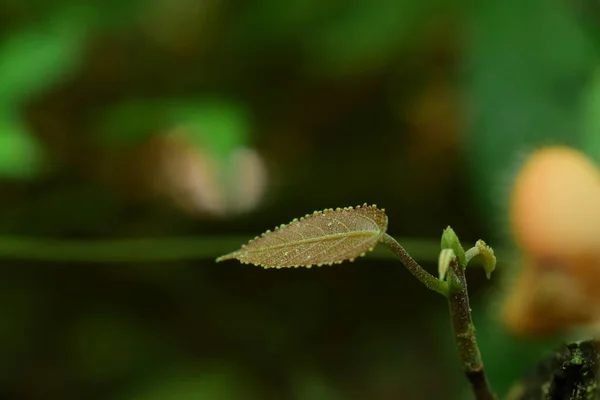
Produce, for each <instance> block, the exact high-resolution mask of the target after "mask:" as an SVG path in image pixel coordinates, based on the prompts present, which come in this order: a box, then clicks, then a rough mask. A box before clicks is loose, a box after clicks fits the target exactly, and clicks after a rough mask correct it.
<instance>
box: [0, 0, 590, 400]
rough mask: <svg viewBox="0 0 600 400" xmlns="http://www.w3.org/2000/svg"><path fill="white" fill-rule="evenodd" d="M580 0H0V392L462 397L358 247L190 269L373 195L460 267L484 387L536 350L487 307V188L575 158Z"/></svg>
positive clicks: (410, 232)
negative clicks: (460, 251)
mask: <svg viewBox="0 0 600 400" xmlns="http://www.w3.org/2000/svg"><path fill="white" fill-rule="evenodd" d="M599 24H600V6H598V4H597V3H595V2H592V1H591V0H565V1H541V0H533V1H530V2H525V3H524V2H520V1H516V0H489V1H485V2H477V1H462V2H460V1H459V2H454V3H451V2H445V1H438V0H430V1H420V0H373V1H370V2H367V1H348V0H330V1H317V0H289V1H287V2H284V1H279V0H250V1H246V2H241V1H238V2H234V1H227V0H203V1H194V0H120V1H114V0H104V1H99V0H91V1H86V2H84V1H75V0H56V1H51V2H48V1H42V0H29V1H16V0H1V1H0V265H1V270H2V276H3V278H2V280H1V281H0V304H1V306H0V398H2V399H61V400H68V399H90V400H91V399H119V400H151V399H152V400H154V399H161V400H163V399H173V400H188V399H218V400H228V399H235V400H237V399H277V400H283V399H286V400H287V399H290V400H292V399H293V400H296V399H297V400H305V399H306V400H313V399H314V400H337V399H375V400H387V399H390V400H391V399H463V398H465V399H466V398H469V394H468V392H467V391H466V390H467V389H468V388H467V382H466V379H464V378H463V377H462V374H461V371H460V368H459V366H458V360H457V357H456V351H455V349H454V344H453V342H452V340H451V330H450V325H449V317H448V315H447V306H446V304H445V301H444V299H442V298H441V297H440V296H438V295H436V294H434V293H432V292H428V291H427V290H426V289H425V288H424V287H423V286H422V285H421V284H419V283H418V282H417V281H416V280H415V279H414V278H412V277H411V276H410V274H409V273H408V272H407V271H406V270H405V269H404V268H403V267H402V266H401V265H400V264H398V263H397V262H395V261H394V260H392V259H390V258H389V257H386V256H385V252H383V253H377V254H375V255H373V256H369V257H368V258H365V259H361V260H359V261H357V262H355V263H353V264H348V263H347V264H342V265H340V266H336V267H332V268H323V269H318V270H314V269H313V270H289V271H264V270H262V269H260V268H255V267H249V266H243V265H238V264H237V263H235V262H229V263H224V264H218V265H217V264H215V263H214V262H213V260H214V258H215V257H216V256H218V255H220V254H222V253H225V252H229V251H231V250H234V249H236V248H237V247H238V246H240V245H241V244H242V243H244V242H245V241H246V240H248V239H249V238H251V237H254V236H255V235H256V234H259V233H261V232H263V231H265V230H266V229H270V228H272V227H274V226H276V225H279V224H281V223H286V222H288V221H290V220H291V219H292V218H294V217H299V216H302V215H304V214H305V213H307V212H312V211H313V210H316V209H323V208H328V207H338V206H347V205H356V204H362V203H363V202H368V203H377V204H378V205H379V206H382V207H385V208H386V209H387V211H388V215H389V218H390V228H389V232H390V233H391V234H392V235H394V236H395V237H397V238H398V239H399V240H400V242H401V243H403V244H405V245H406V247H407V249H408V250H409V251H410V252H412V253H413V254H414V256H415V257H416V258H418V259H419V260H420V261H421V262H422V263H423V265H424V266H425V267H427V268H428V269H429V270H430V271H432V272H433V273H435V270H436V266H435V262H436V259H437V251H438V249H439V247H438V244H439V237H440V234H441V232H442V229H443V228H445V227H446V226H447V225H448V224H450V225H452V226H453V228H454V229H455V230H456V232H457V233H458V234H459V236H460V237H461V239H463V240H464V241H466V242H471V243H472V242H474V241H475V240H477V239H478V238H480V237H481V238H484V239H486V241H487V242H488V243H489V244H491V245H492V246H494V247H497V248H499V249H501V250H498V257H499V265H498V272H497V275H496V276H494V277H493V278H492V281H490V282H487V281H485V276H484V273H483V271H479V270H473V271H470V272H469V282H470V290H471V293H472V299H473V300H472V303H473V312H474V317H475V323H476V325H477V327H478V331H479V335H480V341H481V347H482V351H483V357H484V362H485V364H486V368H487V370H488V374H489V377H490V380H491V382H492V385H493V387H494V389H496V391H497V392H498V393H501V394H503V393H505V392H506V391H507V389H508V388H509V386H510V385H511V383H512V382H513V381H514V380H515V379H518V378H520V377H522V376H523V374H524V373H525V372H526V371H528V370H529V369H530V368H531V366H532V365H533V364H534V363H535V361H536V360H537V359H538V358H539V357H540V355H542V354H544V351H545V350H546V349H548V348H550V347H553V346H555V345H556V344H557V343H558V341H557V340H558V339H557V340H550V341H546V342H538V341H523V340H517V339H516V338H512V337H510V336H509V335H507V334H506V332H505V331H504V330H503V327H502V326H501V325H499V324H498V322H497V321H496V316H497V311H496V308H495V304H496V303H497V302H498V299H499V296H501V293H502V290H503V289H502V276H503V272H504V271H506V270H507V269H509V268H511V266H512V264H511V257H512V255H511V251H510V240H511V238H510V236H509V235H508V231H507V229H506V225H507V224H506V220H507V210H506V207H507V200H508V192H509V190H510V182H511V179H512V177H513V176H514V173H515V171H516V168H517V167H518V165H519V162H520V160H522V158H523V157H524V155H526V154H527V152H528V151H530V150H531V149H533V148H535V147H536V146H539V145H543V144H554V143H563V144H568V145H571V146H575V147H578V148H581V149H583V150H584V151H585V152H587V153H588V154H590V155H592V156H593V157H596V158H597V159H599V160H600V136H599V135H598V133H597V132H598V129H600V78H599V77H600V72H599V70H598V65H600V64H599V63H598V55H599V50H600V37H599V35H600V25H599Z"/></svg>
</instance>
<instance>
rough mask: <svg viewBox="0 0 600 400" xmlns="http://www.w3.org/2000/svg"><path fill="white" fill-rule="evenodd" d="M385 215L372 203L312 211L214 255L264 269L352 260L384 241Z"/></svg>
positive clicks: (338, 262) (221, 258) (319, 264)
mask: <svg viewBox="0 0 600 400" xmlns="http://www.w3.org/2000/svg"><path fill="white" fill-rule="evenodd" d="M387 225H388V218H387V215H386V214H385V210H380V209H378V208H377V207H376V206H375V205H373V206H368V205H367V204H364V205H363V206H356V207H355V208H353V207H346V208H337V209H335V210H334V209H331V208H330V209H328V210H325V211H315V212H314V213H313V214H309V215H306V216H305V217H303V218H300V219H295V220H293V221H292V222H291V223H290V224H288V225H281V226H280V227H277V228H275V230H274V231H272V232H271V231H267V232H266V233H264V234H263V235H262V236H261V237H256V238H255V239H254V240H251V241H250V242H249V243H248V244H247V245H245V246H243V247H242V248H241V249H240V250H238V251H234V252H233V253H230V254H227V255H224V256H222V257H219V258H217V260H216V261H217V262H220V261H224V260H230V259H237V260H239V261H241V262H242V263H244V264H254V265H259V266H262V267H264V268H286V267H311V266H313V265H316V266H322V265H325V264H327V265H332V264H334V263H335V264H340V263H341V262H342V261H345V260H350V261H353V260H354V259H355V258H357V257H359V256H364V255H365V253H366V252H367V251H372V250H373V248H374V247H375V245H377V243H379V242H380V241H382V240H383V236H384V234H385V231H386V230H387Z"/></svg>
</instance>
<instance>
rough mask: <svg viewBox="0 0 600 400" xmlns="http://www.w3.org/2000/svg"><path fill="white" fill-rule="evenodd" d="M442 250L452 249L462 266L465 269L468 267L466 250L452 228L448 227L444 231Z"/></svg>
mask: <svg viewBox="0 0 600 400" xmlns="http://www.w3.org/2000/svg"><path fill="white" fill-rule="evenodd" d="M441 247H442V250H444V249H452V250H453V251H454V254H456V257H458V261H459V262H460V265H461V266H462V267H463V268H464V267H466V266H467V259H466V257H465V249H463V247H462V245H461V244H460V240H458V236H456V233H455V232H454V230H453V229H452V228H451V227H449V226H448V227H447V228H446V229H444V232H443V233H442V244H441Z"/></svg>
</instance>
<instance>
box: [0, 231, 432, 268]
mask: <svg viewBox="0 0 600 400" xmlns="http://www.w3.org/2000/svg"><path fill="white" fill-rule="evenodd" d="M249 237H250V236H222V237H173V238H152V239H116V240H86V241H84V240H81V241H78V240H62V239H47V238H32V237H21V236H0V259H4V260H7V259H11V260H37V261H61V262H98V263H122V262H169V261H181V260H199V259H210V258H214V257H217V256H218V255H220V254H223V253H225V252H228V251H231V250H232V249H235V248H237V247H239V245H240V244H241V243H246V242H247V241H248V238H249ZM401 242H402V243H403V244H404V247H406V249H407V251H409V252H410V253H411V254H412V255H414V258H416V259H418V260H421V261H424V262H432V263H434V262H437V257H438V254H439V247H440V244H439V241H438V240H430V239H414V238H413V239H410V238H401ZM369 257H374V258H376V259H391V258H394V255H393V254H391V253H389V252H387V251H385V250H384V249H383V247H381V248H378V249H376V250H375V251H374V252H373V253H371V254H370V255H369Z"/></svg>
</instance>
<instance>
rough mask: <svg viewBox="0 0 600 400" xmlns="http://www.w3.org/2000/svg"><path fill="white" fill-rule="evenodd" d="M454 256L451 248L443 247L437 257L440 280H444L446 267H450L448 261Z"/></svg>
mask: <svg viewBox="0 0 600 400" xmlns="http://www.w3.org/2000/svg"><path fill="white" fill-rule="evenodd" d="M455 258H456V255H455V254H454V250H452V249H443V250H442V251H441V252H440V257H439V259H438V274H439V277H440V281H444V280H446V273H447V272H448V268H450V263H451V262H452V261H453V260H454V259H455Z"/></svg>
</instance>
